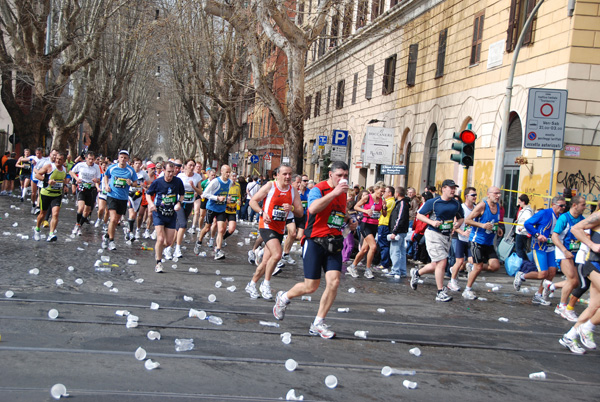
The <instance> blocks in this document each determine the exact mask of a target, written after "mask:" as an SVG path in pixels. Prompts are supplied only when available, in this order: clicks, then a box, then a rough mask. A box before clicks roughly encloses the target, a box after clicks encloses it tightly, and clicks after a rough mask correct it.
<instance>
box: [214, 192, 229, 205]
mask: <svg viewBox="0 0 600 402" xmlns="http://www.w3.org/2000/svg"><path fill="white" fill-rule="evenodd" d="M217 197H225V200H224V201H215V202H216V203H217V204H218V205H223V204H227V193H222V194H218V195H217Z"/></svg>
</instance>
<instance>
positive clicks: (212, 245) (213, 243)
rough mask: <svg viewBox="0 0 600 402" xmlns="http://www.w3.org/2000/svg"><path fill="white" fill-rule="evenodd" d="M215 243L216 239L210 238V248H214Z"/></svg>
mask: <svg viewBox="0 0 600 402" xmlns="http://www.w3.org/2000/svg"><path fill="white" fill-rule="evenodd" d="M214 245H215V239H214V238H212V237H211V238H210V239H209V240H208V248H212V247H214Z"/></svg>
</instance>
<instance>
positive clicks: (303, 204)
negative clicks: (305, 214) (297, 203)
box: [302, 201, 308, 209]
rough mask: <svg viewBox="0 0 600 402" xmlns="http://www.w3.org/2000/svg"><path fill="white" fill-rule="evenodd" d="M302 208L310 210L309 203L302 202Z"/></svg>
mask: <svg viewBox="0 0 600 402" xmlns="http://www.w3.org/2000/svg"><path fill="white" fill-rule="evenodd" d="M302 208H304V209H306V208H308V201H302Z"/></svg>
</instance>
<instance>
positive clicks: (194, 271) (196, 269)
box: [188, 267, 198, 274]
mask: <svg viewBox="0 0 600 402" xmlns="http://www.w3.org/2000/svg"><path fill="white" fill-rule="evenodd" d="M188 271H189V272H191V273H193V274H197V273H198V268H193V267H190V269H188Z"/></svg>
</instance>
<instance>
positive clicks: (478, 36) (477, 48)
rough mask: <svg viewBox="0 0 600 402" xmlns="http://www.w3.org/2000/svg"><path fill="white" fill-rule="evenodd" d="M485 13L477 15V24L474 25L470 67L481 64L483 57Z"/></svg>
mask: <svg viewBox="0 0 600 402" xmlns="http://www.w3.org/2000/svg"><path fill="white" fill-rule="evenodd" d="M483 17H484V13H483V11H481V12H479V13H477V14H475V22H474V23H473V43H472V45H471V61H470V62H469V64H470V65H473V64H477V63H479V59H480V57H481V42H482V38H483Z"/></svg>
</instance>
